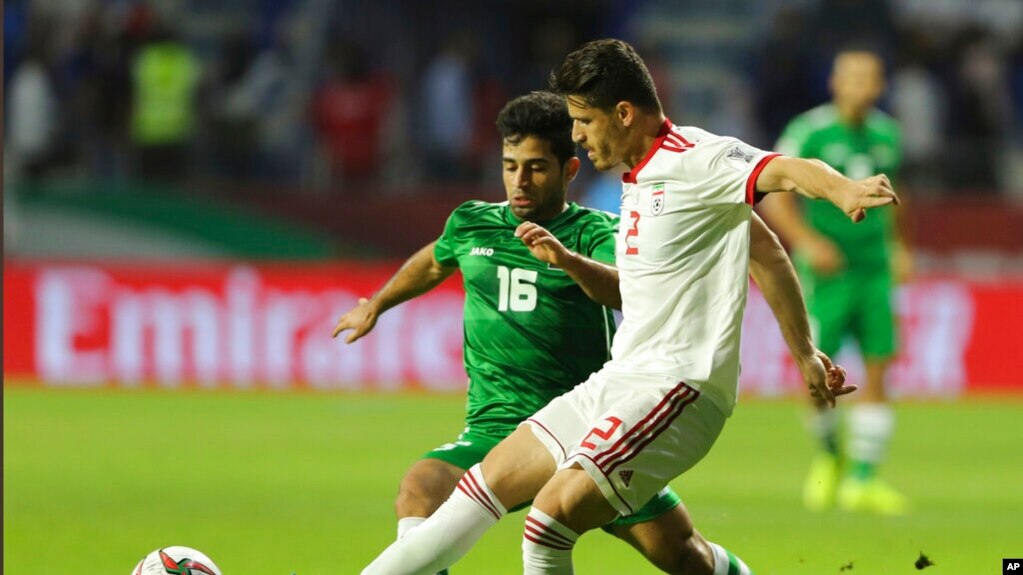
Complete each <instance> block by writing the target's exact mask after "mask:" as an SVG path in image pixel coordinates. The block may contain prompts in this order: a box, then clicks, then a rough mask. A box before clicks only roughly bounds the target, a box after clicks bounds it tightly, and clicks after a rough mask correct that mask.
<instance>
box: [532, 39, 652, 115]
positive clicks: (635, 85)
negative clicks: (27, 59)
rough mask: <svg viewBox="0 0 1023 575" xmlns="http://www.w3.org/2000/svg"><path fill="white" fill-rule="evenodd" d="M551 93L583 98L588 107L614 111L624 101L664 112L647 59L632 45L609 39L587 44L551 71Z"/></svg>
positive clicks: (646, 108)
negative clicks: (612, 109) (644, 60)
mask: <svg viewBox="0 0 1023 575" xmlns="http://www.w3.org/2000/svg"><path fill="white" fill-rule="evenodd" d="M550 87H551V90H553V91H555V92H557V93H558V94H561V95H563V96H569V95H575V96H580V97H581V98H582V99H583V101H584V102H586V105H588V106H590V107H593V108H599V109H601V110H610V109H611V108H614V106H615V104H617V103H618V102H621V101H623V100H625V101H628V102H632V103H633V104H634V105H636V106H638V107H640V108H643V109H645V110H648V111H650V112H660V111H661V102H660V100H658V99H657V88H656V87H654V80H653V78H651V77H650V70H647V67H646V64H644V63H643V59H642V58H640V57H639V54H637V53H636V50H635V49H634V48H633V47H632V46H631V45H629V43H628V42H624V41H622V40H615V39H613V38H606V39H603V40H594V41H592V42H587V43H586V44H583V45H582V46H581V47H579V48H578V49H576V50H575V51H574V52H572V53H571V54H569V55H568V56H567V57H566V58H565V61H564V62H563V63H562V64H561V66H559V67H556V68H555V69H554V70H552V71H551V76H550Z"/></svg>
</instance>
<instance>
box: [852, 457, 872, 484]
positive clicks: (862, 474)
mask: <svg viewBox="0 0 1023 575" xmlns="http://www.w3.org/2000/svg"><path fill="white" fill-rule="evenodd" d="M874 470H875V466H874V464H873V463H871V462H869V461H853V462H852V465H851V466H849V475H850V476H852V477H855V478H856V479H863V480H866V479H870V478H871V477H873V476H874Z"/></svg>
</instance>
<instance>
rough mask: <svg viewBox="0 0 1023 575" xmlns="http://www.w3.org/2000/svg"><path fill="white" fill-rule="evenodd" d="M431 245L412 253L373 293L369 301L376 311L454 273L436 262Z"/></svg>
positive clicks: (420, 292)
mask: <svg viewBox="0 0 1023 575" xmlns="http://www.w3.org/2000/svg"><path fill="white" fill-rule="evenodd" d="M433 247H434V244H433V243H430V244H429V245H427V246H426V247H424V248H422V249H421V250H419V251H418V252H416V253H415V254H413V255H412V257H410V258H409V259H408V260H406V261H405V263H404V264H402V266H401V268H399V269H398V271H397V272H395V274H394V275H393V276H391V279H389V280H387V283H385V284H384V285H383V287H381V288H380V289H379V290H378V291H377V292H376V293H375V294H373V297H371V298H370V301H371V302H372V303H373V305H374V306H375V307H376V310H377V313H383V312H385V311H387V310H388V309H391V308H392V307H394V306H396V305H398V304H400V303H402V302H406V301H408V300H410V299H412V298H414V297H417V296H420V295H422V294H424V293H426V292H428V291H430V290H431V289H433V288H435V287H437V285H439V284H440V283H441V282H442V281H444V280H445V279H447V277H448V276H450V275H451V274H452V273H454V268H445V267H442V266H440V265H439V264H438V263H437V261H436V259H434V256H433Z"/></svg>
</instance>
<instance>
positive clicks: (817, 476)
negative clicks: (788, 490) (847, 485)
mask: <svg viewBox="0 0 1023 575" xmlns="http://www.w3.org/2000/svg"><path fill="white" fill-rule="evenodd" d="M840 478H841V469H840V466H839V462H838V458H837V457H835V456H834V455H831V454H830V453H822V454H820V455H818V456H817V457H816V458H815V459H814V460H813V462H812V463H810V473H809V474H808V475H807V476H806V483H804V484H803V505H806V508H807V509H809V510H810V511H824V510H826V509H831V508H832V507H834V506H835V493H836V491H837V490H838V482H839V479H840Z"/></svg>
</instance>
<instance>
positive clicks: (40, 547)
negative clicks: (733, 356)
mask: <svg viewBox="0 0 1023 575" xmlns="http://www.w3.org/2000/svg"><path fill="white" fill-rule="evenodd" d="M462 405H463V399H462V398H460V397H458V396H427V395H405V396H384V395H313V394H272V393H252V394H234V395H232V394H222V393H198V392H186V393H164V392H135V393H133V392H124V391H121V392H80V391H51V390H32V389H5V390H4V559H3V571H4V572H5V573H19V574H47V573H78V572H81V573H84V572H97V573H113V574H117V573H123V574H124V575H127V574H128V572H129V571H130V569H131V568H132V566H134V564H135V562H136V561H138V560H139V559H140V558H141V557H142V556H143V555H144V554H145V553H147V552H149V551H151V550H152V549H154V548H157V547H161V546H167V545H175V544H176V545H188V546H192V547H196V548H198V549H200V550H202V551H204V552H206V553H208V554H209V555H211V556H212V557H213V558H214V560H216V561H217V562H218V563H219V564H220V566H221V568H223V569H224V571H225V573H226V574H227V575H238V574H245V575H288V574H290V573H291V572H292V571H295V572H297V573H298V574H299V575H316V574H349V573H357V572H358V570H359V569H360V568H361V567H362V566H364V565H365V564H366V563H368V562H369V561H370V560H371V559H372V558H373V557H374V556H375V555H376V553H377V552H379V551H380V550H382V549H383V548H384V547H385V546H386V545H387V544H388V543H390V541H391V540H392V538H393V535H394V530H395V525H394V520H393V515H392V500H393V496H394V494H395V490H396V486H397V482H398V479H399V477H400V476H401V474H402V472H403V471H404V470H405V468H406V467H407V466H408V465H409V464H410V463H412V462H413V461H414V460H415V459H416V458H417V457H418V455H419V454H420V453H422V452H423V451H425V450H427V449H429V448H431V447H434V446H436V445H437V444H439V443H442V442H445V441H448V440H450V439H452V438H453V437H454V436H455V435H456V434H457V433H458V432H459V431H460V425H459V422H460V414H461V410H462ZM801 415H802V410H801V409H800V405H798V404H797V403H796V402H792V401H790V402H764V401H746V402H742V403H740V406H739V408H738V410H737V411H736V414H735V416H734V417H733V418H732V421H731V422H730V423H729V424H728V425H727V426H726V427H725V432H724V434H723V435H722V437H721V439H720V441H719V442H718V445H717V446H716V448H715V449H714V451H713V452H712V453H711V455H710V456H709V457H708V458H707V459H706V460H705V461H704V462H703V463H701V464H700V465H699V466H697V468H696V469H695V470H693V471H692V472H691V473H689V474H687V475H686V476H685V477H684V479H683V480H681V481H677V482H676V483H675V484H674V486H675V488H676V489H677V490H678V492H679V493H680V494H681V495H682V497H683V499H685V500H686V502H687V504H688V506H689V509H690V511H691V512H692V514H693V515H694V517H695V519H696V523H697V525H698V527H699V528H700V529H701V530H702V531H703V532H704V533H705V534H706V535H707V536H708V537H709V538H711V539H713V540H715V541H719V542H721V543H722V544H724V545H725V546H727V547H728V548H729V549H732V550H733V551H735V552H736V553H737V554H739V555H741V556H742V557H743V558H744V559H745V560H746V561H747V562H748V563H749V564H750V566H751V567H753V569H755V570H756V572H757V573H758V574H759V575H770V574H779V575H790V574H792V575H795V574H807V575H822V574H824V575H828V574H838V573H840V572H841V573H844V574H847V575H848V574H852V575H855V574H857V573H860V574H864V575H868V574H869V575H875V574H881V573H892V574H895V573H916V572H917V570H916V568H915V567H914V566H913V563H914V561H915V560H916V559H917V557H918V554H919V553H920V552H921V551H923V552H924V553H925V554H926V555H927V556H928V557H930V559H931V560H932V561H934V563H935V566H934V567H931V568H929V569H927V570H926V571H925V573H930V574H935V575H937V574H941V573H945V574H949V575H964V574H972V573H996V572H999V566H1000V565H1001V558H1003V557H1019V556H1020V554H1021V553H1023V449H1021V447H1020V446H1021V444H1023V443H1021V439H1023V434H1021V432H1020V426H1019V425H1020V424H1019V421H1020V416H1021V415H1023V403H1020V402H1019V401H1018V400H1017V401H980V400H975V401H965V402H958V403H927V404H907V405H903V406H902V407H901V408H900V409H899V415H900V420H899V429H898V433H897V435H896V439H895V443H894V446H893V453H892V458H891V464H890V465H888V466H887V467H886V469H885V471H886V475H887V477H888V478H890V479H891V480H892V482H893V483H895V484H896V485H898V486H899V487H901V488H904V489H905V491H906V492H907V494H908V495H910V496H911V498H912V501H913V504H914V505H915V509H914V511H913V512H912V514H911V515H909V516H908V517H904V518H899V519H882V518H873V517H861V516H850V515H844V514H840V513H837V512H835V513H826V514H821V515H814V514H811V513H809V512H806V511H804V510H803V509H802V508H801V506H800V504H799V487H800V482H801V480H802V478H803V472H804V470H805V466H806V464H807V462H808V457H809V452H808V446H809V440H808V439H807V437H806V436H805V434H804V433H803V425H802V419H801ZM521 524H522V514H521V513H519V514H516V515H514V516H511V517H509V518H506V519H505V520H504V521H502V522H501V524H500V525H499V526H498V527H497V528H495V529H494V530H492V531H491V532H490V533H488V534H487V536H486V537H485V538H484V539H483V541H482V542H481V543H480V544H479V546H478V547H477V548H476V549H474V550H473V551H472V552H471V553H470V554H469V556H467V557H466V558H465V560H463V562H462V563H461V564H459V565H458V566H457V568H456V569H454V570H453V573H455V574H459V573H461V574H465V575H469V574H489V575H500V574H503V573H518V572H519V569H520V559H519V539H520V535H519V533H520V528H521ZM576 561H577V563H576V565H577V572H579V573H595V574H599V573H617V574H639V573H653V572H654V571H653V570H652V569H651V568H650V567H648V566H646V565H645V564H644V562H643V560H642V559H641V558H640V557H639V556H638V555H636V554H635V553H634V552H633V551H632V550H631V549H630V548H628V547H627V546H625V545H624V544H622V543H620V542H617V541H614V540H612V539H611V538H610V537H609V536H608V535H606V534H604V533H601V532H594V533H591V534H588V535H586V536H585V537H583V539H582V540H581V542H580V544H579V546H578V547H577V551H576ZM850 563H851V564H852V570H851V571H850V570H849V569H848V568H846V569H844V570H843V567H845V566H848V565H849V564H850Z"/></svg>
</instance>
